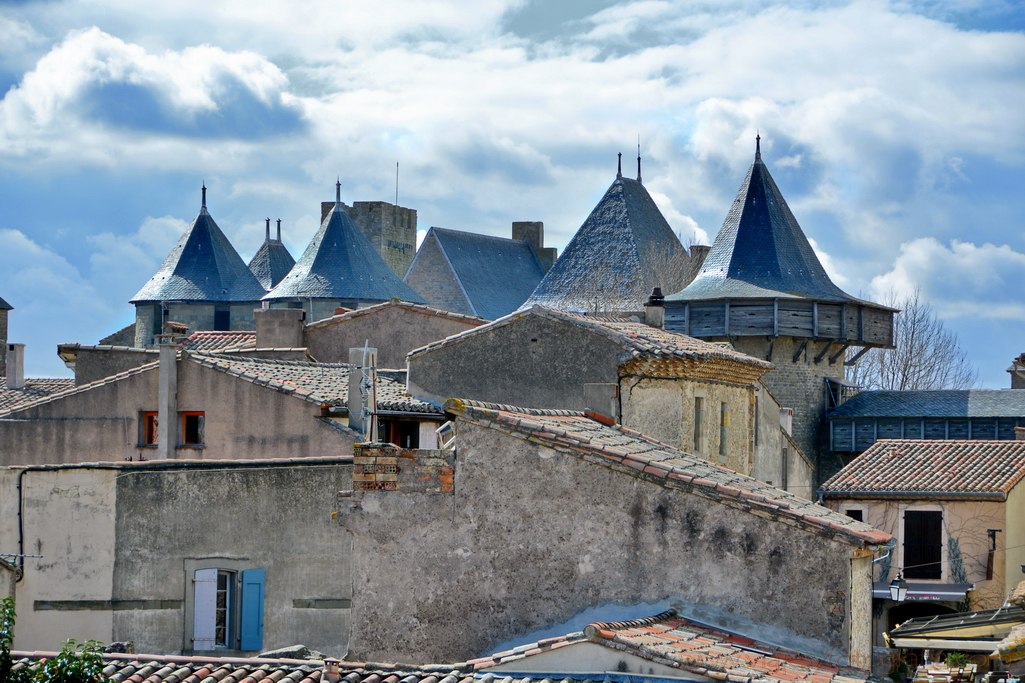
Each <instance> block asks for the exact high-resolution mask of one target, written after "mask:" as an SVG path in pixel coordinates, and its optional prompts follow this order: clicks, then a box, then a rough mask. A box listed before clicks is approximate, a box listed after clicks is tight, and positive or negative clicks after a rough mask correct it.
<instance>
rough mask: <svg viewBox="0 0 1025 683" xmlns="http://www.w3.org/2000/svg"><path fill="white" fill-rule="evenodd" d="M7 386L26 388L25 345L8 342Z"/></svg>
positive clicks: (9, 387) (10, 387)
mask: <svg viewBox="0 0 1025 683" xmlns="http://www.w3.org/2000/svg"><path fill="white" fill-rule="evenodd" d="M6 346H7V369H6V374H7V388H8V389H24V388H25V345H24V344H7V345H6Z"/></svg>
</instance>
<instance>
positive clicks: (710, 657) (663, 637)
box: [469, 610, 867, 683]
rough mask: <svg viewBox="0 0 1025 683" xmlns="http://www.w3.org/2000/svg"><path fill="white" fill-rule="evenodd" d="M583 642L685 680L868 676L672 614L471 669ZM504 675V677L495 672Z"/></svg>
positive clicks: (501, 656) (545, 644)
mask: <svg viewBox="0 0 1025 683" xmlns="http://www.w3.org/2000/svg"><path fill="white" fill-rule="evenodd" d="M581 642H591V643H596V644H599V645H602V646H604V647H608V648H610V649H613V650H617V651H620V652H625V653H628V654H632V655H634V656H637V657H640V658H642V659H646V660H649V661H652V662H656V663H658V664H662V665H664V666H668V667H672V668H676V669H679V670H680V671H681V674H680V675H681V676H686V674H688V673H689V674H697V675H699V676H707V677H708V678H711V679H713V680H719V681H730V682H731V683H754V682H755V681H765V682H766V683H768V682H771V681H808V683H846V682H850V683H853V682H854V681H864V680H865V679H866V678H867V672H863V671H859V670H857V669H852V668H849V667H839V666H836V665H835V664H832V663H830V662H826V661H823V660H819V659H815V658H811V657H808V656H806V655H802V654H800V653H797V652H793V651H790V650H786V649H783V648H780V647H778V646H775V645H771V644H769V643H762V642H758V641H755V640H752V639H750V638H746V637H744V636H741V635H737V634H735V633H730V632H728V631H724V630H721V629H718V628H715V627H712V626H707V625H705V624H701V623H699V622H695V621H691V620H688V619H685V618H683V617H681V616H679V615H678V614H677V612H676V610H668V611H666V612H663V613H661V614H657V615H655V616H653V617H648V618H645V619H633V620H631V621H620V622H595V623H592V624H589V625H588V626H586V627H585V628H584V630H583V631H582V632H577V633H571V634H568V635H565V636H561V637H557V638H548V639H546V640H543V641H539V642H537V643H532V644H530V645H524V646H522V647H518V648H516V649H514V650H509V651H507V652H499V653H497V654H494V655H490V656H488V657H483V658H481V659H475V660H471V661H470V662H469V664H471V665H473V667H474V668H475V669H477V670H487V669H489V668H491V667H495V666H499V665H501V666H502V668H503V670H505V671H509V670H511V669H513V668H515V663H516V662H517V661H520V660H523V659H526V658H529V657H531V656H533V655H536V654H540V653H543V652H551V651H553V650H558V649H560V648H563V647H566V646H569V645H574V644H576V643H581ZM496 673H499V672H496Z"/></svg>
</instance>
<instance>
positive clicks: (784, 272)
mask: <svg viewBox="0 0 1025 683" xmlns="http://www.w3.org/2000/svg"><path fill="white" fill-rule="evenodd" d="M737 298H758V299H764V298H771V299H795V298H796V299H810V300H816V301H841V302H842V301H859V300H858V299H856V298H855V297H852V296H851V295H849V294H847V293H846V292H844V291H843V290H842V289H840V288H839V287H837V286H836V285H835V284H833V281H832V280H830V279H829V276H828V275H827V274H826V271H825V269H824V268H823V267H822V264H821V263H820V262H819V259H818V257H817V256H816V255H815V252H814V250H813V249H812V247H811V244H809V242H808V238H807V237H805V235H804V232H803V231H802V230H801V226H800V225H798V223H797V219H796V218H794V214H793V213H791V211H790V207H789V206H787V202H786V200H785V199H783V195H782V193H780V191H779V188H778V187H776V183H775V181H773V179H772V176H771V175H769V169H768V168H767V167H766V166H765V164H764V163H763V162H762V154H761V137H760V136H759V137H757V138H756V139H755V160H754V163H753V164H751V168H750V169H748V171H747V175H746V176H745V177H744V182H743V183H741V185H740V190H739V191H738V192H737V197H736V199H734V200H733V206H731V207H730V211H729V213H728V214H727V215H726V220H725V221H723V225H722V228H721V229H720V230H719V234H718V236H716V238H715V243H714V244H713V245H712V249H711V251H709V253H708V256H707V257H706V258H705V262H704V264H703V265H702V268H701V270H700V272H699V273H698V275H697V277H695V278H694V281H693V282H691V283H690V284H689V285H688V286H687V287H685V288H684V289H683V290H682V291H680V292H677V293H676V294H673V295H671V296H668V297H666V301H667V302H671V301H696V300H709V299H737Z"/></svg>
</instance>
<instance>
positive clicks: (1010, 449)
mask: <svg viewBox="0 0 1025 683" xmlns="http://www.w3.org/2000/svg"><path fill="white" fill-rule="evenodd" d="M1023 477H1025V441H977V440H970V441H969V440H934V439H930V440H914V439H883V440H880V441H876V442H875V443H874V444H872V446H871V447H869V449H868V450H867V451H865V452H864V453H862V454H861V455H859V456H858V457H857V458H855V459H854V460H853V461H851V463H850V464H849V465H847V466H846V467H844V468H843V469H842V470H840V471H839V472H837V473H836V474H835V475H833V476H832V477H831V478H830V479H829V480H827V481H826V482H825V483H824V484H823V485H822V487H821V489H819V492H820V493H821V494H823V495H824V496H825V497H827V498H849V497H865V498H923V497H924V498H938V499H947V498H949V499H963V498H972V499H980V500H1006V498H1007V494H1008V492H1009V491H1010V490H1011V489H1012V488H1014V486H1015V485H1016V484H1018V482H1020V481H1021V480H1022V478H1023Z"/></svg>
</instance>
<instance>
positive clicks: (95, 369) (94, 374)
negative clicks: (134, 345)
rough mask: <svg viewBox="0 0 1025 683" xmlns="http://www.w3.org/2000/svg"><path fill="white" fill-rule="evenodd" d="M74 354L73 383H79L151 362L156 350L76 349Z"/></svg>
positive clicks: (155, 356) (155, 358)
mask: <svg viewBox="0 0 1025 683" xmlns="http://www.w3.org/2000/svg"><path fill="white" fill-rule="evenodd" d="M75 356H76V358H75V384H76V385H81V384H88V383H89V382H95V381H96V380H99V379H103V378H104V377H110V376H111V375H116V374H117V373H119V372H124V371H125V370H131V369H132V368H137V367H139V366H140V365H145V364H146V363H152V362H153V361H155V360H157V351H156V349H153V350H151V351H145V352H144V351H135V350H128V349H124V350H122V349H103V350H99V349H78V350H77V351H76V352H75Z"/></svg>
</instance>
